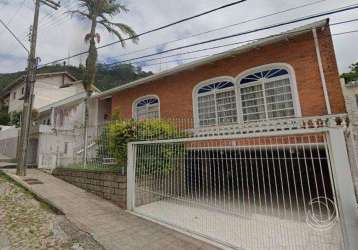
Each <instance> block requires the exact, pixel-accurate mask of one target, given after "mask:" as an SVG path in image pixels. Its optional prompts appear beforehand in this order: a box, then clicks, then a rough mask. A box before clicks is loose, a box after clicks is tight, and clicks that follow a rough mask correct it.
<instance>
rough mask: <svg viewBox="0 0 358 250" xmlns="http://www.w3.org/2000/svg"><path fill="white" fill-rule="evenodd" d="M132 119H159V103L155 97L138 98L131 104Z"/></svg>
mask: <svg viewBox="0 0 358 250" xmlns="http://www.w3.org/2000/svg"><path fill="white" fill-rule="evenodd" d="M133 118H134V119H137V120H147V119H159V118H160V102H159V97H158V96H155V95H150V96H144V97H140V98H138V99H137V100H135V101H134V102H133Z"/></svg>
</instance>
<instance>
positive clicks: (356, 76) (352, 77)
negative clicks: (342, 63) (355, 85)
mask: <svg viewBox="0 0 358 250" xmlns="http://www.w3.org/2000/svg"><path fill="white" fill-rule="evenodd" d="M349 68H350V70H351V71H350V72H348V73H343V74H342V75H341V77H343V78H344V79H345V80H346V83H348V82H352V81H357V80H358V62H357V63H353V64H352V65H351V66H350V67H349Z"/></svg>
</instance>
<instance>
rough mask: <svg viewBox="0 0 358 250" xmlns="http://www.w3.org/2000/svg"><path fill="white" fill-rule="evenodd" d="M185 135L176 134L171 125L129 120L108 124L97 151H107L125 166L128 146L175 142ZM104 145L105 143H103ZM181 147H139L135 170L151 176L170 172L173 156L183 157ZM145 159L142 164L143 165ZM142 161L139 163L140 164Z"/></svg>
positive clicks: (158, 121)
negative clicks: (147, 142) (138, 157)
mask: <svg viewBox="0 0 358 250" xmlns="http://www.w3.org/2000/svg"><path fill="white" fill-rule="evenodd" d="M185 136H186V133H184V132H179V131H178V130H177V129H176V127H175V126H174V125H172V124H171V123H169V122H165V121H160V120H144V121H136V120H128V121H123V120H119V121H115V122H112V123H110V124H108V125H107V126H106V127H105V129H104V131H103V133H102V136H101V138H100V142H99V144H100V149H101V151H102V152H110V153H111V155H113V157H114V158H115V159H116V160H117V163H118V165H119V166H122V167H125V166H126V165H127V144H128V143H129V142H133V141H145V140H160V139H175V138H180V137H185ZM106 142H107V144H106ZM183 149H184V145H182V144H178V143H176V144H175V147H174V146H173V144H165V143H160V144H145V145H140V146H139V147H138V150H140V155H141V157H140V159H142V160H139V161H138V162H137V168H141V169H142V170H144V168H145V169H146V171H147V170H148V169H151V171H150V173H154V172H157V171H158V170H160V171H163V170H165V171H169V170H170V169H172V168H173V167H174V163H173V160H174V159H175V158H176V155H179V154H183ZM144 160H145V162H144ZM141 161H142V162H141Z"/></svg>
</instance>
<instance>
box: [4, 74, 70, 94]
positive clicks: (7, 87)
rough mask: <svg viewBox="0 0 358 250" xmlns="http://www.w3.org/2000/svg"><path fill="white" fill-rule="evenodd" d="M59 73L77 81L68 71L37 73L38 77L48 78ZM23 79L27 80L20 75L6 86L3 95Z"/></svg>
mask: <svg viewBox="0 0 358 250" xmlns="http://www.w3.org/2000/svg"><path fill="white" fill-rule="evenodd" d="M59 75H66V76H67V77H68V78H70V79H71V80H72V81H77V79H76V77H74V76H73V75H71V74H70V73H68V72H67V71H61V72H52V73H43V74H37V75H36V78H48V77H53V76H59ZM23 81H25V75H22V76H20V77H18V78H17V79H16V80H14V81H13V82H12V83H10V84H9V85H8V86H6V88H4V89H3V93H1V96H6V95H7V94H8V93H9V92H10V89H11V88H13V87H15V86H16V85H17V84H19V83H22V82H23Z"/></svg>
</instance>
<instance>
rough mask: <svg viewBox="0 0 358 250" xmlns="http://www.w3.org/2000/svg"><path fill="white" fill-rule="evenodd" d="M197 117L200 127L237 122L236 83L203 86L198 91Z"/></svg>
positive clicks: (215, 83)
mask: <svg viewBox="0 0 358 250" xmlns="http://www.w3.org/2000/svg"><path fill="white" fill-rule="evenodd" d="M197 116H198V117H197V118H198V124H199V126H200V127H206V126H215V125H227V124H232V123H235V122H237V107H236V93H235V85H234V83H233V82H231V81H218V82H214V83H210V84H207V85H204V86H201V87H200V88H199V89H198V91H197Z"/></svg>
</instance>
